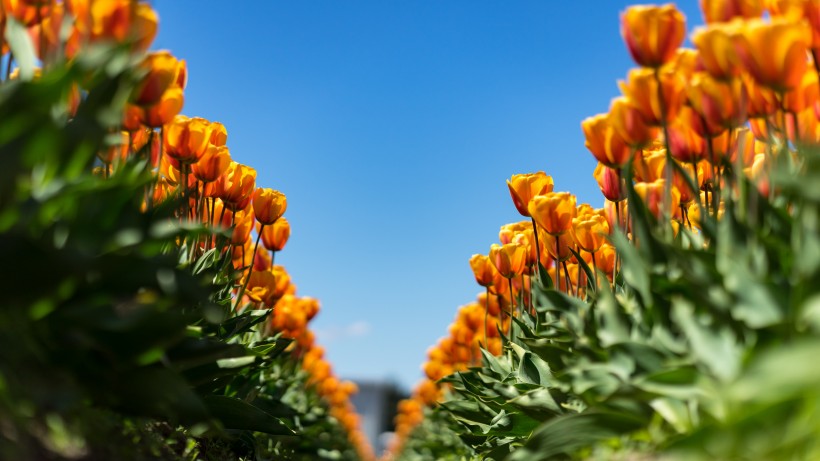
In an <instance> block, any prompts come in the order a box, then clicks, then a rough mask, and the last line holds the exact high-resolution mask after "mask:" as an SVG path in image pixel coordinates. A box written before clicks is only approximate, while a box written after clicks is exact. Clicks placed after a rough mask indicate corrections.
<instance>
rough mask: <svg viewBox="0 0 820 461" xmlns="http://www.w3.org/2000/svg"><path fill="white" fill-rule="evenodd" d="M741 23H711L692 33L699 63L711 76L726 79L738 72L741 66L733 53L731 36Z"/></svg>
mask: <svg viewBox="0 0 820 461" xmlns="http://www.w3.org/2000/svg"><path fill="white" fill-rule="evenodd" d="M741 23H742V21H734V22H729V23H723V24H711V25H709V26H707V27H698V28H697V29H695V32H694V33H693V34H692V42H693V43H694V44H695V47H696V48H697V49H698V54H699V58H700V64H701V65H702V66H703V68H704V70H706V72H708V73H709V74H710V75H712V77H714V78H717V79H721V80H727V79H731V78H734V77H736V76H738V75H739V74H740V69H741V67H740V66H739V62H738V57H737V55H736V54H735V44H734V38H733V37H734V35H735V34H737V33H738V30H739V29H740V27H741Z"/></svg>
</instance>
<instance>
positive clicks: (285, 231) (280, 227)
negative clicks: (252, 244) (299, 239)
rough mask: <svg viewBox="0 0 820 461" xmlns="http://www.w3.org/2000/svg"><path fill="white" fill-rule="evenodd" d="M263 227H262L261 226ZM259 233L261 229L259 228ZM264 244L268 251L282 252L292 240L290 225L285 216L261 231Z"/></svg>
mask: <svg viewBox="0 0 820 461" xmlns="http://www.w3.org/2000/svg"><path fill="white" fill-rule="evenodd" d="M260 227H261V226H260ZM257 231H259V228H257ZM261 232H262V244H263V245H264V246H265V248H267V249H268V251H282V250H283V249H284V248H285V244H286V243H288V239H289V238H290V223H289V222H288V220H287V218H285V217H284V216H283V217H281V218H279V219H277V220H276V221H275V222H274V223H273V224H271V225H269V226H265V227H264V228H263V229H261Z"/></svg>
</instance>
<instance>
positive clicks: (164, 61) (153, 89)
mask: <svg viewBox="0 0 820 461" xmlns="http://www.w3.org/2000/svg"><path fill="white" fill-rule="evenodd" d="M179 66H180V61H179V60H178V59H177V58H176V57H174V56H173V55H172V54H171V53H170V52H168V51H155V52H153V53H148V55H146V56H145V58H144V59H143V61H142V63H141V64H140V68H141V69H143V70H144V71H145V72H146V74H145V76H144V77H143V78H142V80H141V81H140V83H139V85H138V86H137V88H136V90H135V93H134V103H135V104H137V105H139V106H143V107H145V106H150V105H153V104H155V103H156V102H158V101H159V100H160V98H161V97H162V95H163V93H165V91H166V90H168V88H170V87H171V86H172V85H174V84H175V81H176V77H177V73H178V68H179Z"/></svg>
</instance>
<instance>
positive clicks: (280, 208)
mask: <svg viewBox="0 0 820 461" xmlns="http://www.w3.org/2000/svg"><path fill="white" fill-rule="evenodd" d="M252 203H253V214H254V215H255V216H256V220H257V221H259V222H260V223H261V224H263V225H270V224H273V223H274V222H276V220H277V219H279V218H280V217H281V216H282V215H283V214H284V213H285V210H287V209H288V199H287V197H285V194H283V193H281V192H279V191H278V190H273V189H270V188H262V187H260V188H258V189H256V190H255V191H254V192H253V197H252Z"/></svg>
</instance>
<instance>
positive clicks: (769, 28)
mask: <svg viewBox="0 0 820 461" xmlns="http://www.w3.org/2000/svg"><path fill="white" fill-rule="evenodd" d="M734 37H735V50H736V52H737V55H738V57H739V58H740V61H741V62H742V63H743V66H744V68H745V69H746V71H747V72H748V73H749V74H751V76H752V78H754V80H755V81H757V83H759V84H761V85H763V86H765V87H768V88H771V89H773V90H775V91H778V92H782V91H786V90H789V89H791V88H794V87H796V86H798V85H799V84H800V81H801V79H802V78H803V74H804V73H805V72H806V67H807V65H808V60H807V53H808V48H809V45H810V43H811V31H810V30H809V28H808V26H807V25H805V24H803V23H794V22H791V21H788V20H787V19H785V18H773V19H772V20H771V21H770V22H766V21H763V20H762V19H755V20H750V21H747V22H745V23H744V24H743V27H742V28H740V30H739V31H738V32H737V33H736V34H735V36H734Z"/></svg>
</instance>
